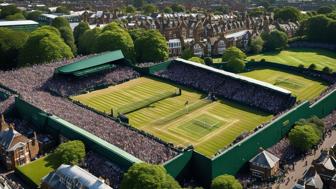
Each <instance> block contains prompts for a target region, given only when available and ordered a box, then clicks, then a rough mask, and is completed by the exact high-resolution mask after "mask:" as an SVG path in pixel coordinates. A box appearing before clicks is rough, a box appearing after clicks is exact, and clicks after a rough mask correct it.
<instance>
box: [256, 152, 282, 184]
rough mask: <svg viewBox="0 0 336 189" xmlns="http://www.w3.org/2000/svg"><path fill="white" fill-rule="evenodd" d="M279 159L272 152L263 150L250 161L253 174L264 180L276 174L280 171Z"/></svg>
mask: <svg viewBox="0 0 336 189" xmlns="http://www.w3.org/2000/svg"><path fill="white" fill-rule="evenodd" d="M279 160H280V159H279V158H278V157H276V156H275V155H273V154H271V153H270V152H268V151H266V150H262V151H261V152H260V153H259V154H257V155H256V156H254V157H253V158H252V159H251V160H250V161H249V164H250V171H251V174H252V176H254V177H257V178H260V179H262V180H266V179H269V178H271V177H273V176H275V175H276V174H277V173H278V171H279Z"/></svg>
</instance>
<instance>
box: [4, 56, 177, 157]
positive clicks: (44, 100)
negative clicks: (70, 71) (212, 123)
mask: <svg viewBox="0 0 336 189" xmlns="http://www.w3.org/2000/svg"><path fill="white" fill-rule="evenodd" d="M67 63H68V62H67V61H63V62H55V63H50V64H43V65H34V66H31V67H25V68H20V69H18V70H11V71H2V72H0V83H1V84H2V85H5V86H6V87H8V88H11V89H13V90H15V91H16V92H18V93H19V94H20V96H21V98H22V99H24V100H25V101H27V102H29V103H31V104H33V105H35V106H36V107H38V108H40V109H42V110H44V111H46V112H48V113H50V114H53V115H56V116H58V117H60V118H62V119H64V120H67V121H69V122H70V123H72V124H74V125H77V126H79V127H81V128H83V129H85V130H86V131H88V132H90V133H92V134H94V135H96V136H98V137H100V138H102V139H104V140H106V141H107V142H109V143H111V144H113V145H115V146H117V147H119V148H121V149H123V150H125V151H126V152H128V153H130V154H132V155H134V156H135V157H137V158H139V159H141V160H143V161H145V162H148V163H155V164H159V163H163V162H165V161H167V160H169V159H171V158H172V157H174V156H176V155H177V154H178V153H177V152H176V151H175V150H174V149H172V148H171V147H169V146H168V145H166V144H163V143H160V142H158V141H157V140H154V139H152V138H150V137H147V136H144V135H142V134H140V133H139V132H137V131H134V130H130V129H128V128H126V127H124V126H122V125H120V124H119V123H117V122H115V121H113V120H112V119H109V118H107V117H104V116H101V115H99V114H97V113H95V112H93V111H90V110H88V109H86V108H83V107H80V106H78V105H76V104H74V103H72V102H71V101H70V100H68V99H67V98H64V97H60V96H57V95H53V94H52V93H50V91H48V90H46V89H52V87H53V86H48V85H54V84H55V83H53V82H52V81H51V79H52V78H53V74H54V70H55V68H57V67H59V66H63V65H65V64H67ZM123 69H124V70H125V69H126V70H128V69H130V68H117V70H115V71H113V72H112V73H117V76H116V77H114V78H118V76H121V75H122V74H121V73H120V72H121V70H123ZM107 75H110V74H107ZM134 75H137V74H130V76H131V77H133V76H134ZM109 77H110V78H112V77H113V74H112V76H111V75H110V76H109ZM122 80H127V78H126V77H124V76H123V77H122V78H121V81H122ZM121 81H120V82H121ZM57 82H58V81H57ZM113 82H116V83H117V82H118V81H117V80H116V79H113ZM59 85H61V83H59ZM64 85H67V83H64ZM84 86H85V84H84ZM66 88H67V87H63V89H66ZM70 89H74V90H76V89H77V88H76V87H75V86H73V87H70ZM63 92H64V94H70V93H72V92H73V91H71V90H69V89H66V90H64V91H63Z"/></svg>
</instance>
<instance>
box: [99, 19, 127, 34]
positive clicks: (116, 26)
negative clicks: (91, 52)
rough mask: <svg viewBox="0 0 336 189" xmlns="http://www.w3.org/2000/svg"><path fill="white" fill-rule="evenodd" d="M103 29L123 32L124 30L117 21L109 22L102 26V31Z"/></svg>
mask: <svg viewBox="0 0 336 189" xmlns="http://www.w3.org/2000/svg"><path fill="white" fill-rule="evenodd" d="M105 31H115V32H125V31H126V30H125V29H124V28H122V27H121V26H120V24H119V23H117V22H111V23H109V24H107V25H106V26H104V28H103V30H102V32H103V33H104V32H105Z"/></svg>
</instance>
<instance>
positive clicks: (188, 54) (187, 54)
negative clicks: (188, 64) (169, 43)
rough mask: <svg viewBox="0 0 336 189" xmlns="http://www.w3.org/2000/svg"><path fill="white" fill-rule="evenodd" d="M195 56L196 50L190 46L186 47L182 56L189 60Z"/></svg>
mask: <svg viewBox="0 0 336 189" xmlns="http://www.w3.org/2000/svg"><path fill="white" fill-rule="evenodd" d="M193 56H194V52H193V51H192V50H191V49H190V48H185V49H183V50H182V54H181V58H183V59H186V60H188V59H189V58H191V57H193Z"/></svg>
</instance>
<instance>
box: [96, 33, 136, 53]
mask: <svg viewBox="0 0 336 189" xmlns="http://www.w3.org/2000/svg"><path fill="white" fill-rule="evenodd" d="M96 40H97V42H96V52H98V53H100V52H105V51H114V50H121V51H122V52H123V54H124V55H125V57H127V58H133V53H134V43H133V40H132V38H131V36H130V35H129V34H128V32H127V31H125V30H122V32H120V31H118V30H117V31H105V32H102V33H101V34H99V35H98V37H97V39H96Z"/></svg>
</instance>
